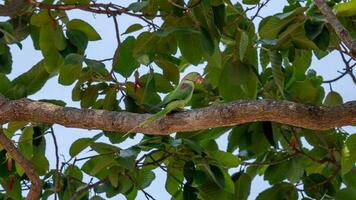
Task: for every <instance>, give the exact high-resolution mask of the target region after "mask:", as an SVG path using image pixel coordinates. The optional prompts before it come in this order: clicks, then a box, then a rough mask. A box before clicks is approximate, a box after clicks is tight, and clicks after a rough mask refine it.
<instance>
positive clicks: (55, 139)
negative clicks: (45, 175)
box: [50, 126, 60, 200]
mask: <svg viewBox="0 0 356 200" xmlns="http://www.w3.org/2000/svg"><path fill="white" fill-rule="evenodd" d="M50 129H51V131H50V132H51V135H52V138H53V143H54V151H55V154H56V174H55V176H56V182H55V183H54V188H55V189H54V192H55V195H54V199H55V200H57V193H58V192H59V190H60V188H59V173H60V172H59V153H58V143H57V138H56V135H55V134H54V129H53V126H51V128H50Z"/></svg>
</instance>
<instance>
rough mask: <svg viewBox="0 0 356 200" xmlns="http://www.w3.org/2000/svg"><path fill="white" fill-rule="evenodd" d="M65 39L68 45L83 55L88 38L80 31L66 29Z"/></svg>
mask: <svg viewBox="0 0 356 200" xmlns="http://www.w3.org/2000/svg"><path fill="white" fill-rule="evenodd" d="M67 37H68V39H69V41H70V43H72V44H73V45H74V46H76V47H77V48H78V50H79V52H81V53H83V52H84V51H85V49H86V48H87V46H88V38H87V36H86V35H85V33H84V32H82V31H79V30H75V29H67Z"/></svg>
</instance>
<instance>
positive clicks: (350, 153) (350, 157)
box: [341, 135, 356, 175]
mask: <svg viewBox="0 0 356 200" xmlns="http://www.w3.org/2000/svg"><path fill="white" fill-rule="evenodd" d="M355 162H356V135H350V136H349V137H348V138H347V140H346V142H345V144H344V145H343V147H342V152H341V174H342V175H344V174H346V173H348V172H349V171H350V170H351V169H352V168H353V167H354V165H355Z"/></svg>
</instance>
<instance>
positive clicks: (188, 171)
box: [183, 161, 195, 184]
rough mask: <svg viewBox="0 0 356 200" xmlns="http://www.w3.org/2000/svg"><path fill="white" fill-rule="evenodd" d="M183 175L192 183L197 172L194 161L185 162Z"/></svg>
mask: <svg viewBox="0 0 356 200" xmlns="http://www.w3.org/2000/svg"><path fill="white" fill-rule="evenodd" d="M183 172H184V173H183V175H184V178H185V179H186V180H187V183H189V184H191V183H192V182H193V180H194V174H195V164H194V162H193V161H188V162H186V163H185V164H184V167H183Z"/></svg>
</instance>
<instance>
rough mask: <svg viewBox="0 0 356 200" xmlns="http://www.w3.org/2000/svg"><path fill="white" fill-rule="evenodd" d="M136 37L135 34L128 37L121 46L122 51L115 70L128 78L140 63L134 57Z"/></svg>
mask: <svg viewBox="0 0 356 200" xmlns="http://www.w3.org/2000/svg"><path fill="white" fill-rule="evenodd" d="M135 41H136V40H135V38H134V37H133V36H130V37H127V38H126V39H125V40H124V41H123V42H122V44H121V46H120V52H119V55H118V57H117V58H115V59H117V62H116V65H115V67H114V71H115V72H117V73H119V74H121V75H122V76H123V77H125V78H127V77H129V76H131V74H132V72H133V71H135V69H137V68H138V67H139V66H140V64H139V63H138V62H137V61H136V59H135V58H134V57H133V48H134V45H135Z"/></svg>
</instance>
